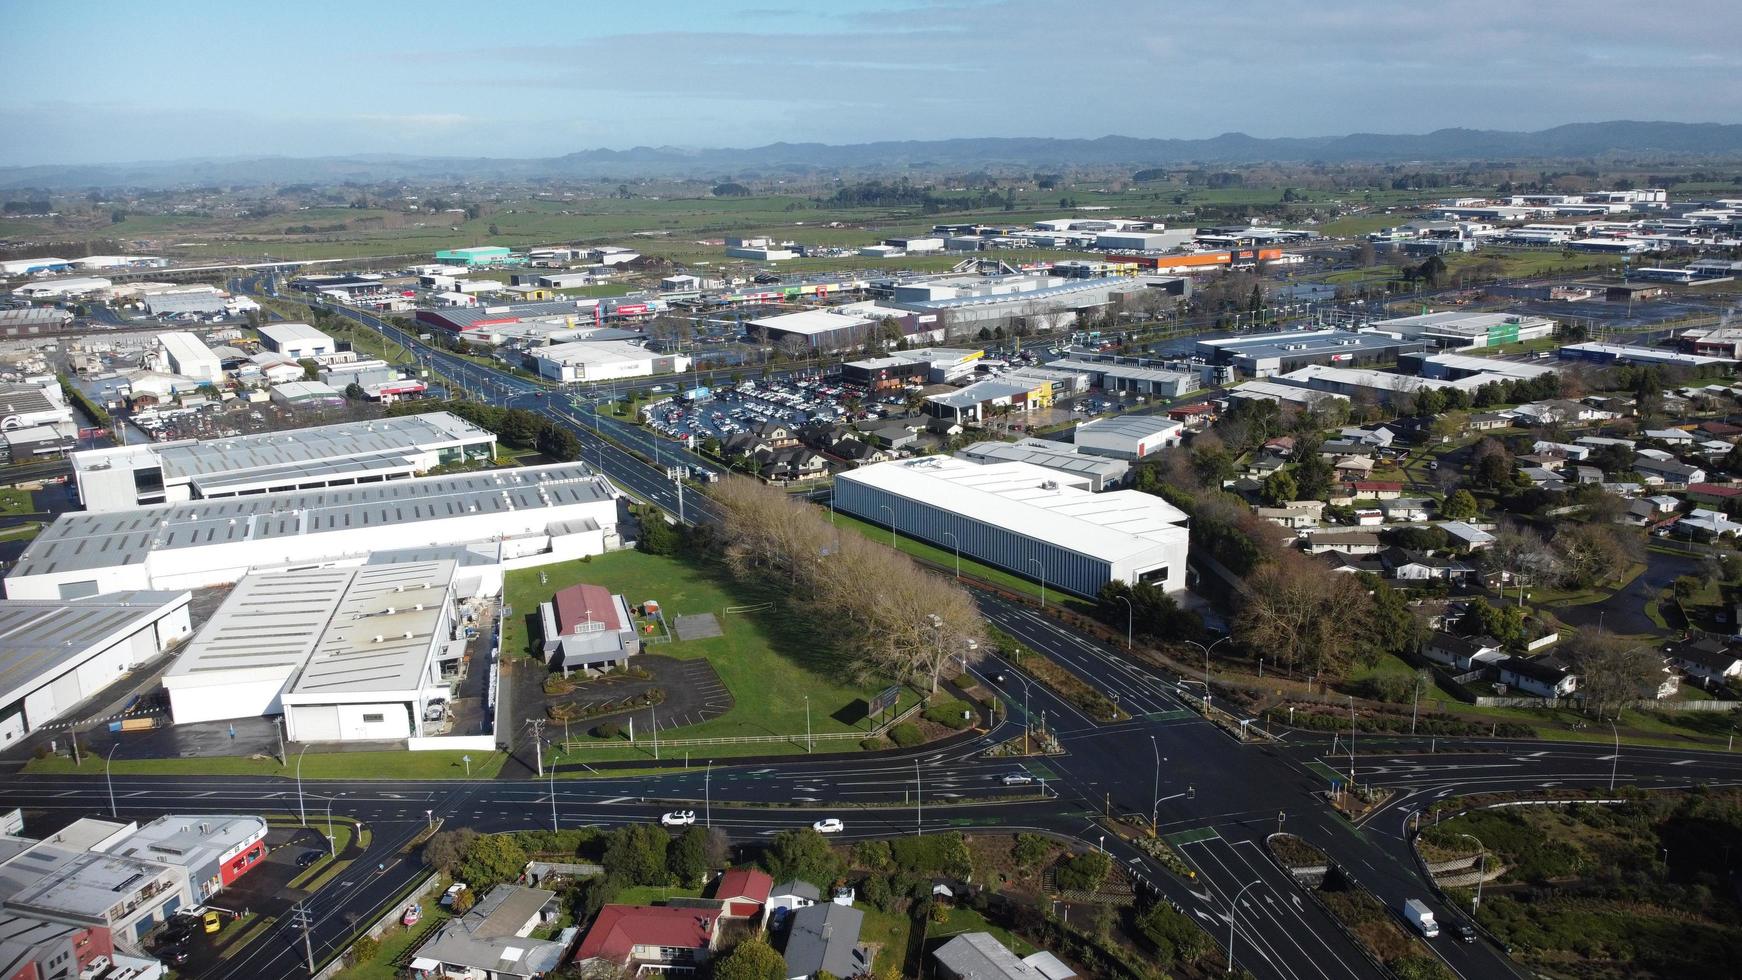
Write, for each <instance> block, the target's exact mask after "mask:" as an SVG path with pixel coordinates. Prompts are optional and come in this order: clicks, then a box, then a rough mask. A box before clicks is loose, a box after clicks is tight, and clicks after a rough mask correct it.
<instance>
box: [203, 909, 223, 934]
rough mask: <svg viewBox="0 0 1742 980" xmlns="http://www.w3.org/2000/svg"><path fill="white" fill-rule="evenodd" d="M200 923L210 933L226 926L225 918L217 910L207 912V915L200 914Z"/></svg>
mask: <svg viewBox="0 0 1742 980" xmlns="http://www.w3.org/2000/svg"><path fill="white" fill-rule="evenodd" d="M200 925H201V927H203V928H204V929H205V930H206V932H208V933H211V932H217V931H218V930H219V929H222V928H224V918H223V916H220V915H219V914H218V913H216V912H207V913H206V914H205V915H202V916H200Z"/></svg>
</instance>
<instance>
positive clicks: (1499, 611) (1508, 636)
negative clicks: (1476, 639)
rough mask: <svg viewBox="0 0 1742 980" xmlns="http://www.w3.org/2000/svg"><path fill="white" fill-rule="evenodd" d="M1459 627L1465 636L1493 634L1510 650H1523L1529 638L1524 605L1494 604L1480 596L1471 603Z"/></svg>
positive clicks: (1492, 635)
mask: <svg viewBox="0 0 1742 980" xmlns="http://www.w3.org/2000/svg"><path fill="white" fill-rule="evenodd" d="M1458 625H1459V629H1460V632H1462V633H1463V634H1464V635H1465V636H1491V637H1493V638H1494V639H1496V640H1499V641H1500V644H1501V645H1502V646H1504V647H1506V648H1507V649H1509V650H1522V649H1524V644H1525V642H1526V640H1527V639H1528V638H1529V635H1528V633H1527V632H1526V631H1525V623H1524V607H1523V606H1511V605H1506V604H1504V603H1502V604H1501V605H1498V606H1496V605H1493V604H1492V603H1490V602H1489V601H1488V600H1487V599H1481V598H1478V599H1476V600H1475V601H1474V602H1472V603H1470V607H1469V610H1468V611H1467V612H1465V613H1464V618H1463V619H1461V620H1459V623H1458Z"/></svg>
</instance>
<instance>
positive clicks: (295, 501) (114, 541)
mask: <svg viewBox="0 0 1742 980" xmlns="http://www.w3.org/2000/svg"><path fill="white" fill-rule="evenodd" d="M613 496H614V494H613V492H612V489H611V487H610V484H609V483H607V482H605V481H604V480H603V479H602V478H601V477H599V476H597V475H595V474H594V473H593V471H592V470H591V469H590V468H588V467H587V466H585V465H584V464H581V463H556V464H552V465H548V466H530V467H520V468H516V469H508V470H490V471H484V472H477V473H461V474H455V475H452V476H437V477H424V478H422V479H412V480H394V481H391V482H387V483H370V484H363V485H360V486H349V487H334V488H328V489H324V490H308V491H303V492H298V493H276V494H262V495H259V496H250V497H236V498H225V499H219V500H197V501H193V502H190V503H185V504H167V505H159V506H156V507H139V508H134V509H131V510H117V511H108V512H103V513H89V512H78V513H69V514H62V515H61V516H60V517H59V518H57V519H56V520H55V522H54V523H53V524H50V525H49V526H48V527H47V528H45V529H43V531H42V533H41V534H39V535H37V537H36V540H34V541H32V542H31V543H30V545H29V546H28V547H26V548H25V551H24V554H23V555H22V556H21V557H20V558H19V559H18V564H17V565H16V566H15V567H14V568H13V571H12V574H13V575H15V576H19V577H24V576H29V575H46V574H51V573H54V572H66V571H75V570H79V569H91V568H109V567H114V566H117V565H135V564H139V563H141V562H143V561H145V559H146V557H147V556H148V555H150V554H151V553H152V552H155V551H167V550H171V549H176V548H199V547H209V546H212V545H221V544H232V543H241V542H247V541H254V540H262V539H265V538H273V537H284V536H287V535H298V534H325V533H329V532H340V531H350V530H354V529H358V528H364V527H382V526H395V525H401V524H405V525H410V524H417V523H420V522H423V521H429V520H436V519H441V518H449V517H459V516H461V515H464V514H468V513H471V514H477V513H484V514H489V513H505V512H508V511H513V510H525V509H529V508H531V509H547V508H551V507H559V506H563V505H567V504H577V503H586V502H594V501H600V500H606V499H610V498H612V497H613Z"/></svg>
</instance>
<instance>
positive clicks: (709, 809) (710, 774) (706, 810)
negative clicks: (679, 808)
mask: <svg viewBox="0 0 1742 980" xmlns="http://www.w3.org/2000/svg"><path fill="white" fill-rule="evenodd" d="M702 825H703V826H704V827H712V826H713V825H714V760H712V759H709V760H708V768H707V769H706V770H705V771H703V773H702Z"/></svg>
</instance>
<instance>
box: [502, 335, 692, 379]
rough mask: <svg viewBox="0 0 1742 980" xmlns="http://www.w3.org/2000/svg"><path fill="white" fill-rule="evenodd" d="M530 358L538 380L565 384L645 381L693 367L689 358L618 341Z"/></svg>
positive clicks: (539, 352) (548, 350)
mask: <svg viewBox="0 0 1742 980" xmlns="http://www.w3.org/2000/svg"><path fill="white" fill-rule="evenodd" d="M527 357H528V358H529V359H530V360H532V361H533V363H534V364H535V365H536V366H537V368H538V376H539V377H541V378H549V379H550V380H552V381H559V382H562V383H564V384H569V383H571V382H585V381H615V380H618V379H621V378H645V377H649V376H651V375H655V374H674V373H677V372H680V371H687V370H689V367H690V359H689V356H688V355H685V354H661V353H658V352H655V351H651V350H648V349H647V348H645V347H642V346H640V345H639V344H628V343H623V342H622V341H616V340H581V341H575V342H574V343H568V344H552V345H551V346H549V347H535V348H533V349H532V350H530V351H528V352H527Z"/></svg>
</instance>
